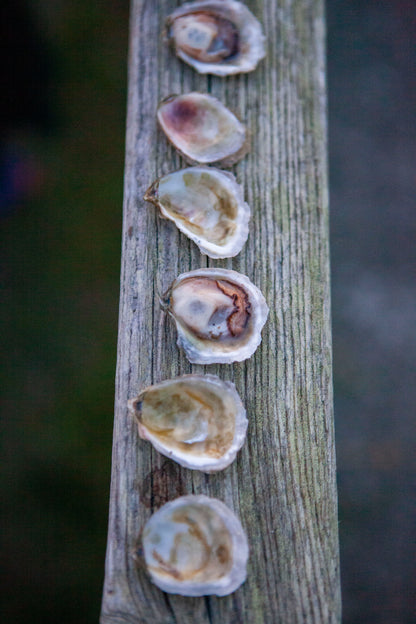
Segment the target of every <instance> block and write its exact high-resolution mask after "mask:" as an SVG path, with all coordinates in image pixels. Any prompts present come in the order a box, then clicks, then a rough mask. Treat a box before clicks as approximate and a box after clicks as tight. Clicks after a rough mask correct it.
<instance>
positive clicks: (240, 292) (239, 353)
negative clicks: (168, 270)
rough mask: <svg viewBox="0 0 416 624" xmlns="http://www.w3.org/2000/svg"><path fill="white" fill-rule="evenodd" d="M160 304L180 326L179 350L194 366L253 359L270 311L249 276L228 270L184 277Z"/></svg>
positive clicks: (198, 272) (173, 286)
mask: <svg viewBox="0 0 416 624" xmlns="http://www.w3.org/2000/svg"><path fill="white" fill-rule="evenodd" d="M161 303H162V307H164V309H166V310H167V312H169V314H170V315H171V316H172V317H173V319H174V321H175V323H176V328H177V330H178V346H179V347H182V348H183V349H184V350H185V353H186V356H187V358H188V359H189V361H190V362H192V363H193V364H213V363H219V364H225V363H231V362H241V361H242V360H246V359H247V358H249V357H250V356H251V355H252V354H253V353H254V351H255V350H256V349H257V347H258V345H259V344H260V342H261V330H262V328H263V325H264V323H265V322H266V319H267V315H268V312H269V309H268V307H267V304H266V301H265V299H264V297H263V295H262V294H261V292H260V290H259V289H258V288H257V287H256V286H254V284H252V283H251V282H250V280H249V279H248V277H246V276H245V275H242V274H241V273H237V271H230V270H228V269H198V270H196V271H190V272H189V273H183V274H182V275H179V277H177V278H176V280H175V281H174V282H173V284H172V285H171V287H170V288H169V290H168V291H167V292H166V294H165V295H164V297H163V300H162V302H161Z"/></svg>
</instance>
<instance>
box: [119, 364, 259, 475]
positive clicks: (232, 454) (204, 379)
mask: <svg viewBox="0 0 416 624" xmlns="http://www.w3.org/2000/svg"><path fill="white" fill-rule="evenodd" d="M194 380H195V381H199V382H201V383H202V384H204V383H206V384H207V385H208V384H212V385H213V386H215V387H216V389H217V390H218V391H219V390H222V391H223V392H226V393H228V396H229V398H230V399H232V400H233V401H234V403H235V408H236V411H235V430H234V437H233V439H232V441H231V444H230V446H229V447H228V448H227V449H226V451H225V452H224V454H223V455H222V456H221V457H217V458H215V457H210V456H209V455H202V456H201V457H200V458H198V456H196V455H195V454H194V455H190V454H189V453H186V452H184V451H180V450H178V449H169V448H168V446H167V445H166V444H164V443H163V442H161V441H160V439H159V437H158V436H157V435H156V434H154V433H152V431H151V430H149V429H148V428H147V427H146V425H144V424H143V423H142V422H141V421H140V418H139V412H140V411H141V403H142V398H144V396H145V394H146V392H148V391H149V390H152V389H154V388H156V387H166V386H169V385H172V384H174V383H180V382H183V381H185V382H186V381H194ZM138 404H139V405H138ZM127 405H128V409H129V410H130V412H131V413H132V414H133V416H134V417H135V419H136V421H137V423H138V430H139V436H140V437H141V438H142V439H143V440H147V441H149V442H150V443H151V444H152V445H153V447H154V448H155V449H156V450H157V451H158V452H159V453H160V454H161V455H164V456H165V457H168V458H169V459H172V460H174V461H176V462H177V463H178V464H179V465H180V466H183V467H184V468H189V469H190V470H199V471H201V472H205V473H208V474H210V473H213V472H219V471H220V470H224V469H225V468H227V467H228V466H229V465H230V464H232V462H233V461H234V460H235V458H236V455H237V453H238V451H239V450H240V449H241V447H242V446H243V444H244V441H245V438H246V433H247V427H248V420H247V416H246V410H245V408H244V405H243V403H242V401H241V398H240V396H239V394H238V392H237V389H236V387H235V385H234V384H233V383H232V382H231V381H223V380H222V379H220V378H219V377H218V376H217V375H212V374H206V375H198V374H189V375H182V376H180V377H175V378H173V379H166V380H164V381H162V382H160V383H159V384H154V385H152V386H148V387H146V388H144V389H143V390H142V391H141V392H140V393H139V395H138V396H136V397H134V398H132V399H130V400H129V401H128V403H127Z"/></svg>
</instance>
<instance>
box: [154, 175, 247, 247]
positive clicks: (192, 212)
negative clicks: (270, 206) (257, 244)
mask: <svg viewBox="0 0 416 624" xmlns="http://www.w3.org/2000/svg"><path fill="white" fill-rule="evenodd" d="M144 199H145V200H147V201H150V202H152V203H153V204H155V205H156V206H158V208H159V210H160V212H161V214H162V215H163V216H164V217H167V218H168V219H170V220H171V221H173V222H174V223H175V224H176V226H177V227H178V228H179V229H180V230H181V232H183V233H184V234H186V236H188V237H189V238H190V239H191V240H193V241H194V242H195V243H196V244H197V245H198V247H199V249H200V251H201V253H204V254H207V255H208V256H210V257H211V258H231V257H232V256H236V255H237V254H238V253H239V252H240V251H241V249H242V247H243V245H244V243H245V242H246V240H247V236H248V222H249V219H250V207H249V206H248V204H246V202H245V201H244V197H243V190H242V188H241V186H240V185H239V184H237V181H236V179H235V177H234V176H233V175H232V174H231V173H228V172H227V171H220V170H219V169H215V168H214V167H189V168H188V169H181V170H180V171H175V172H174V173H170V174H169V175H166V176H163V177H162V178H159V179H158V180H156V181H155V182H154V183H153V184H152V185H151V186H150V188H148V190H147V191H146V194H145V196H144Z"/></svg>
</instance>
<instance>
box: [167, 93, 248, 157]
mask: <svg viewBox="0 0 416 624" xmlns="http://www.w3.org/2000/svg"><path fill="white" fill-rule="evenodd" d="M157 118H158V121H159V124H160V126H161V128H162V130H163V132H164V133H165V134H166V137H167V138H168V140H169V141H170V142H171V143H172V145H174V147H175V148H176V149H177V150H178V151H179V152H180V153H181V154H182V156H183V157H184V158H185V160H186V161H187V162H189V163H190V164H209V163H218V164H221V165H222V166H231V165H232V164H234V163H235V162H237V161H238V160H240V159H241V158H243V156H245V154H246V153H247V148H248V145H247V137H246V129H245V127H244V126H243V124H242V123H241V122H240V121H239V120H238V119H237V117H236V116H235V115H234V114H233V113H232V112H231V111H230V110H228V108H227V107H226V106H224V104H222V103H221V102H220V101H219V100H217V98H215V97H213V96H212V95H208V94H207V93H197V92H193V93H185V94H183V95H170V96H169V97H167V98H165V99H164V100H162V102H161V103H160V104H159V107H158V111H157Z"/></svg>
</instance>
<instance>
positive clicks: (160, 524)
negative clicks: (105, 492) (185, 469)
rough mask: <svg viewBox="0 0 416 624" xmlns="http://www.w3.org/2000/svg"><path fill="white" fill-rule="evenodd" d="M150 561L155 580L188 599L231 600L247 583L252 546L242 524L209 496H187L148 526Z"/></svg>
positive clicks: (144, 540) (145, 535)
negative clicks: (250, 546)
mask: <svg viewBox="0 0 416 624" xmlns="http://www.w3.org/2000/svg"><path fill="white" fill-rule="evenodd" d="M142 546H143V555H144V560H145V563H146V566H147V570H148V572H149V574H150V577H151V580H152V581H153V583H154V584H155V585H157V586H158V587H159V588H160V589H162V590H163V591H165V592H168V593H171V594H180V595H182V596H209V595H216V596H226V595H228V594H231V593H232V592H233V591H235V590H236V589H237V588H238V587H240V585H241V584H242V583H244V581H245V579H246V574H247V573H246V567H247V560H248V542H247V537H246V534H245V532H244V530H243V528H242V526H241V523H240V520H239V519H238V518H237V516H236V515H235V514H234V513H233V512H232V511H231V510H230V509H229V508H228V507H227V506H226V505H224V503H222V502H221V501H219V500H218V499H215V498H209V497H208V496H203V495H200V496H193V495H189V496H182V497H180V498H177V499H175V500H173V501H171V502H169V503H166V505H164V506H163V507H161V508H160V509H159V510H158V511H157V512H156V513H154V514H153V516H151V517H150V519H149V520H148V521H147V523H146V524H145V526H144V529H143V533H142Z"/></svg>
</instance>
